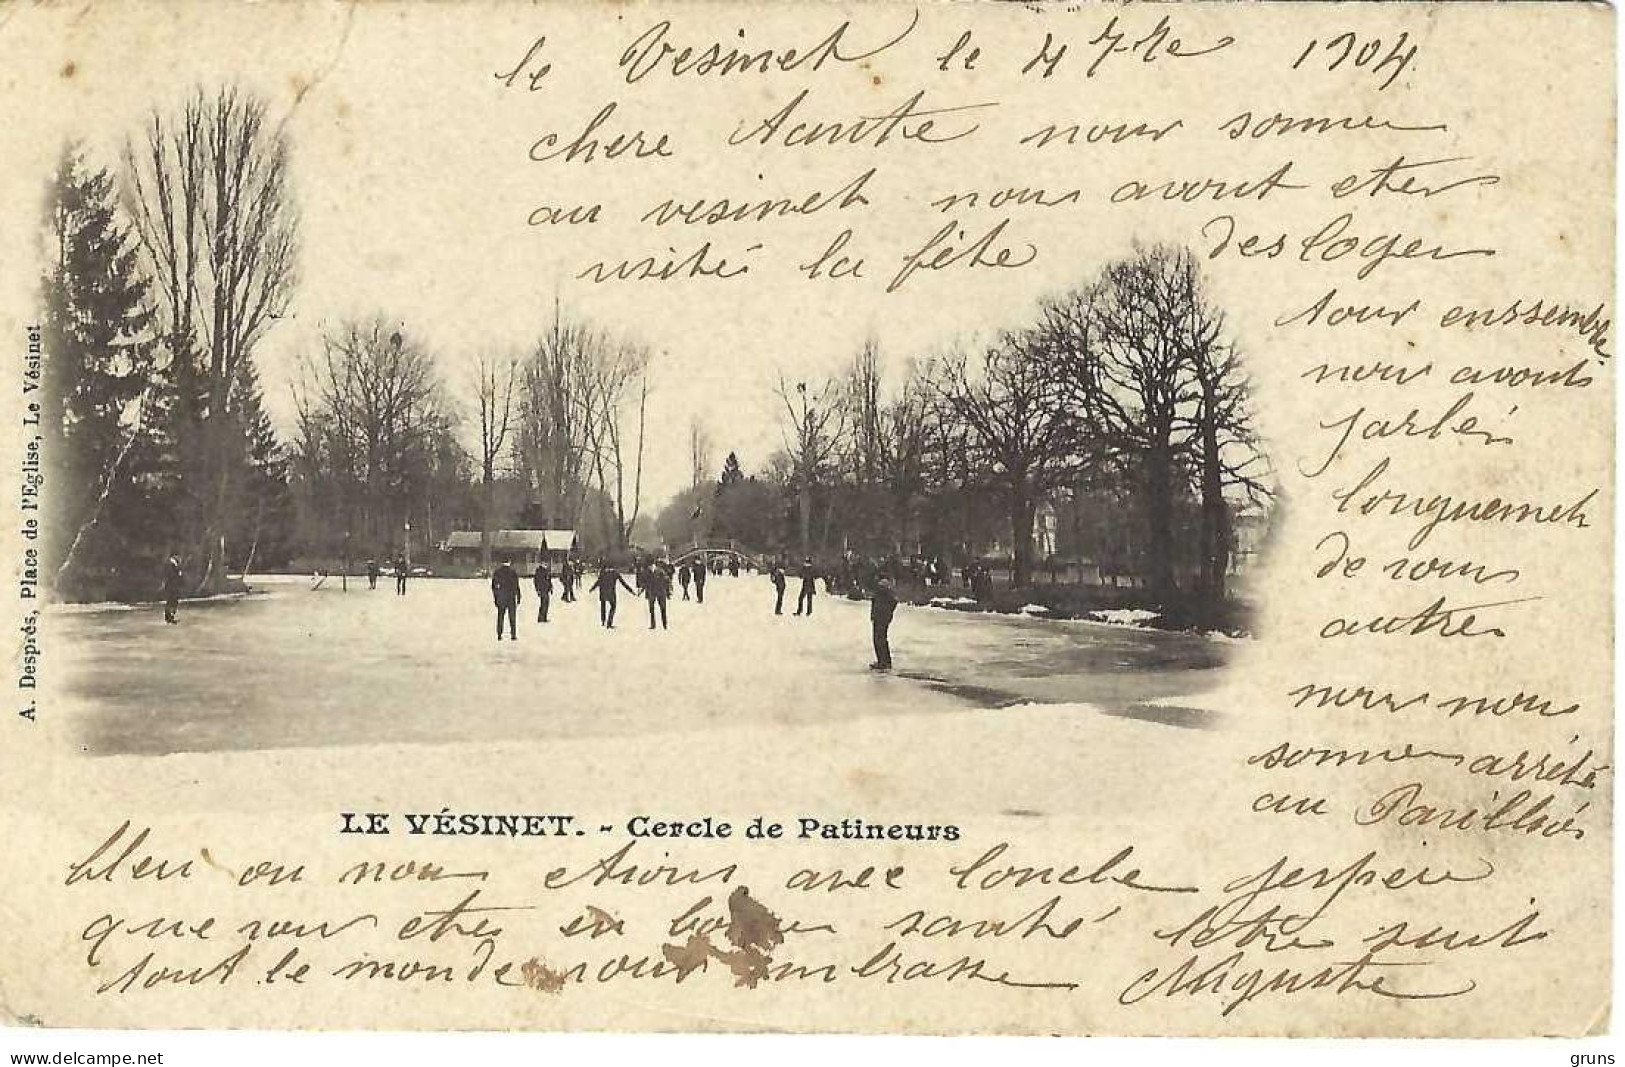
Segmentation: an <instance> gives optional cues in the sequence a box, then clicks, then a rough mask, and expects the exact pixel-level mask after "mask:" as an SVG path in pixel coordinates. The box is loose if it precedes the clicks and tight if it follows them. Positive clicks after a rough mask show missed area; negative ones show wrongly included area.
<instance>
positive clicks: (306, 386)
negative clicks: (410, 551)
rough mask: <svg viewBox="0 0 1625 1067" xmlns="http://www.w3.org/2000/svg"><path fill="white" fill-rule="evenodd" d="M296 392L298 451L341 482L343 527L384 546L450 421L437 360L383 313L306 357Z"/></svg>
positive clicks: (331, 335) (405, 512)
mask: <svg viewBox="0 0 1625 1067" xmlns="http://www.w3.org/2000/svg"><path fill="white" fill-rule="evenodd" d="M294 397H295V403H296V407H297V412H298V420H299V427H300V429H299V441H298V450H299V452H300V453H301V454H302V455H303V456H305V457H307V458H306V459H305V460H304V462H305V463H307V464H308V465H311V466H314V467H316V468H319V469H323V470H326V471H329V472H331V473H332V475H333V476H334V477H336V478H337V479H338V480H339V482H340V485H339V486H338V493H337V496H338V500H337V501H336V504H337V505H338V506H339V507H341V508H342V509H343V511H344V520H345V521H344V523H343V528H344V529H345V530H346V531H347V532H352V531H353V532H354V533H356V534H358V535H360V536H361V537H363V538H365V539H367V540H368V541H371V542H375V543H379V544H382V543H385V541H386V539H387V538H388V537H390V536H392V533H393V528H394V525H395V520H396V519H405V518H406V517H407V516H408V515H409V513H410V512H409V507H410V490H411V486H410V485H409V479H410V478H411V476H412V474H413V473H414V470H415V461H416V460H417V458H418V456H419V454H420V453H421V451H422V450H423V449H424V448H425V447H426V445H427V444H428V442H429V438H430V437H431V436H432V435H433V434H434V433H435V432H436V431H437V430H438V429H439V428H440V427H442V426H443V425H444V423H445V414H446V412H445V408H446V404H445V401H444V399H443V397H442V394H441V390H440V385H439V380H438V378H437V376H436V374H435V369H434V361H433V359H432V358H431V357H430V356H429V354H428V353H427V352H425V351H424V350H423V349H422V348H421V347H419V346H418V345H417V344H416V343H415V342H414V341H412V340H411V339H410V338H408V337H406V336H405V335H404V334H403V333H402V332H401V331H400V330H398V329H393V328H391V327H390V326H389V324H388V323H387V322H386V321H385V320H384V319H383V318H382V317H377V318H374V319H372V320H370V321H367V322H365V323H351V324H348V325H345V326H343V327H340V328H339V329H337V330H335V331H332V332H330V333H329V334H328V335H327V336H325V337H324V338H323V339H322V352H321V355H319V356H316V357H310V358H307V359H305V360H304V361H303V366H302V367H301V375H300V380H299V382H298V383H297V384H296V385H295V387H294ZM308 457H315V458H308ZM356 502H359V506H360V515H359V522H358V523H357V522H354V521H352V516H353V513H352V510H351V509H352V508H353V507H354V506H355V503H356Z"/></svg>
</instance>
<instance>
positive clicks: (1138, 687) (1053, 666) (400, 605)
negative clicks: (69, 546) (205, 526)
mask: <svg viewBox="0 0 1625 1067" xmlns="http://www.w3.org/2000/svg"><path fill="white" fill-rule="evenodd" d="M251 584H253V585H254V586H255V588H256V589H257V590H260V592H258V593H256V595H253V596H249V597H246V598H238V599H232V600H228V601H221V602H213V603H200V604H183V605H182V607H181V621H180V625H178V626H165V625H163V622H162V614H161V609H159V608H158V607H156V606H155V607H152V608H139V609H124V610H118V609H113V610H84V609H65V610H62V611H58V612H54V613H53V615H52V617H51V618H50V620H49V625H50V630H51V644H52V646H53V651H54V650H60V661H61V663H62V678H63V680H64V683H65V686H66V689H67V691H68V693H69V694H70V695H71V696H72V697H73V698H74V699H73V707H74V711H73V714H74V718H75V720H76V721H77V723H78V724H79V726H78V731H77V732H78V734H79V740H80V744H81V745H82V746H83V747H84V749H85V750H86V751H87V752H88V753H90V754H92V755H162V754H169V753H179V752H227V751H256V750H266V749H289V748H309V747H326V746H351V745H378V744H438V743H446V742H481V741H513V740H526V741H539V742H543V743H545V742H546V741H547V740H549V739H560V740H563V739H575V738H587V737H594V736H598V737H612V736H617V735H654V734H660V733H674V732H675V733H688V732H693V731H706V730H716V729H740V728H743V729H751V728H756V727H760V728H762V729H764V730H771V729H772V728H773V727H775V726H813V725H830V724H837V723H839V722H841V721H843V720H855V719H867V718H872V717H884V716H900V715H921V714H931V713H941V714H943V715H954V714H958V715H963V714H976V715H990V716H996V715H1001V714H1010V713H1012V712H1013V709H1014V708H1015V706H1018V705H1031V704H1068V705H1089V706H1090V707H1089V708H1086V709H1081V710H1080V711H1079V714H1083V715H1107V716H1118V717H1127V718H1134V719H1140V720H1143V721H1145V722H1147V723H1151V724H1158V725H1160V726H1162V727H1171V728H1190V727H1204V726H1208V725H1212V722H1211V716H1210V715H1209V714H1208V713H1206V712H1203V711H1201V710H1198V707H1186V706H1183V705H1181V703H1180V698H1181V697H1183V696H1184V695H1186V694H1190V693H1194V692H1198V691H1200V690H1203V689H1207V688H1211V687H1213V686H1214V685H1215V684H1216V683H1217V668H1218V667H1220V666H1221V665H1222V663H1223V660H1224V658H1225V656H1226V654H1227V653H1228V652H1230V651H1233V648H1234V646H1233V645H1227V644H1226V643H1225V642H1221V641H1215V640H1212V639H1209V638H1204V637H1201V636H1197V635H1189V634H1174V633H1165V632H1160V631H1155V630H1139V629H1133V628H1129V627H1120V626H1107V625H1099V624H1091V623H1081V622H1050V621H1044V620H1039V619H1027V618H1021V617H1010V616H995V615H981V614H969V613H961V612H953V611H942V610H937V609H932V608H914V607H908V606H905V607H903V608H901V609H899V611H898V613H897V618H896V621H895V622H894V623H893V625H892V650H893V656H894V659H895V662H896V665H897V671H896V673H894V674H892V675H890V676H886V675H878V674H875V673H873V672H870V671H869V670H868V669H867V668H868V664H869V661H870V659H871V658H872V650H871V647H870V634H869V621H868V605H867V604H865V603H859V602H849V601H846V600H844V599H842V598H839V597H833V596H828V595H823V594H820V596H819V597H818V599H817V603H816V607H815V609H814V614H813V616H812V617H811V618H810V619H807V618H795V617H793V616H792V615H790V614H789V611H790V608H788V607H787V609H786V613H785V614H784V615H783V616H777V617H776V616H774V614H773V590H772V587H771V586H770V585H769V584H768V581H767V579H766V578H765V577H761V576H741V577H738V578H729V577H717V578H713V579H711V580H710V581H709V582H708V583H707V586H706V602H705V604H704V605H699V604H696V603H694V602H692V601H688V602H685V601H683V600H681V599H675V600H673V601H672V602H671V605H670V621H671V628H670V629H669V630H666V631H652V632H651V631H650V630H649V629H648V622H649V620H648V613H647V610H646V608H645V605H644V602H643V601H642V599H641V598H636V597H632V596H630V595H628V594H626V593H625V592H624V591H623V592H622V594H621V598H620V613H619V615H618V617H617V626H616V628H615V629H614V630H605V629H602V628H601V627H600V626H599V625H598V618H597V611H598V605H597V602H596V600H590V599H586V598H583V599H580V600H578V601H576V602H575V603H572V604H565V603H563V602H562V601H561V600H560V599H559V598H558V596H557V595H556V594H555V596H554V598H553V603H552V611H551V621H550V622H548V623H546V624H539V623H537V622H536V615H535V604H534V601H533V600H532V598H531V595H530V587H529V584H528V582H527V583H526V586H525V590H526V599H525V602H524V603H523V604H522V605H521V606H520V633H519V638H520V639H519V641H518V642H508V641H503V642H500V643H499V642H497V641H496V639H495V628H494V623H495V612H494V610H493V608H492V605H491V599H490V594H489V591H488V587H487V585H486V583H484V582H483V581H457V580H449V579H432V580H417V581H414V582H413V583H412V584H411V586H410V588H409V592H408V594H407V595H406V596H404V597H401V596H397V595H395V592H394V583H393V581H391V580H389V579H384V580H380V582H379V585H378V588H377V589H376V590H370V591H369V590H368V589H367V588H366V582H365V580H364V579H362V580H357V579H353V578H352V579H351V580H350V583H349V590H348V591H347V592H345V591H341V590H340V589H339V587H338V584H337V581H336V579H328V580H327V581H326V582H325V583H323V585H322V586H321V587H320V588H318V589H312V588H311V580H310V579H308V578H303V577H287V578H281V577H272V578H265V579H255V580H253V581H252V583H251ZM786 600H787V602H789V603H792V604H793V600H794V586H793V585H792V588H791V590H790V593H789V595H788V596H787V597H786ZM1196 703H1197V704H1198V706H1199V703H1200V702H1196Z"/></svg>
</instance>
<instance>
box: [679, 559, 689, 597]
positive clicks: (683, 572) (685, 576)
mask: <svg viewBox="0 0 1625 1067" xmlns="http://www.w3.org/2000/svg"><path fill="white" fill-rule="evenodd" d="M690 577H691V575H690V574H689V570H688V564H686V563H685V564H683V565H682V566H681V567H678V568H677V582H678V584H679V585H681V586H682V587H683V599H684V600H687V599H688V583H689V579H690Z"/></svg>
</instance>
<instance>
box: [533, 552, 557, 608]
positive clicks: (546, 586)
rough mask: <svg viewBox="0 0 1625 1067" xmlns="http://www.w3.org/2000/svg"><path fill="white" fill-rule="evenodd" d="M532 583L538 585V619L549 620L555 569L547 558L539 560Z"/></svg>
mask: <svg viewBox="0 0 1625 1067" xmlns="http://www.w3.org/2000/svg"><path fill="white" fill-rule="evenodd" d="M530 580H531V584H533V585H534V586H535V587H536V621H537V622H546V621H547V608H548V605H549V604H550V603H551V602H552V600H553V569H552V568H551V567H549V566H548V565H547V560H546V559H542V560H539V561H537V564H536V573H535V574H533V575H531V579H530Z"/></svg>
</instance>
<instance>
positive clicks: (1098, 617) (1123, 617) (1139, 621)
mask: <svg viewBox="0 0 1625 1067" xmlns="http://www.w3.org/2000/svg"><path fill="white" fill-rule="evenodd" d="M1089 617H1090V618H1091V619H1094V620H1095V621H1096V622H1107V623H1111V624H1112V625H1113V626H1143V625H1144V624H1145V623H1148V622H1150V621H1151V620H1152V619H1154V618H1156V617H1157V613H1156V612H1154V611H1147V610H1146V609H1145V608H1110V609H1108V610H1105V611H1091V612H1090V613H1089Z"/></svg>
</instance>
